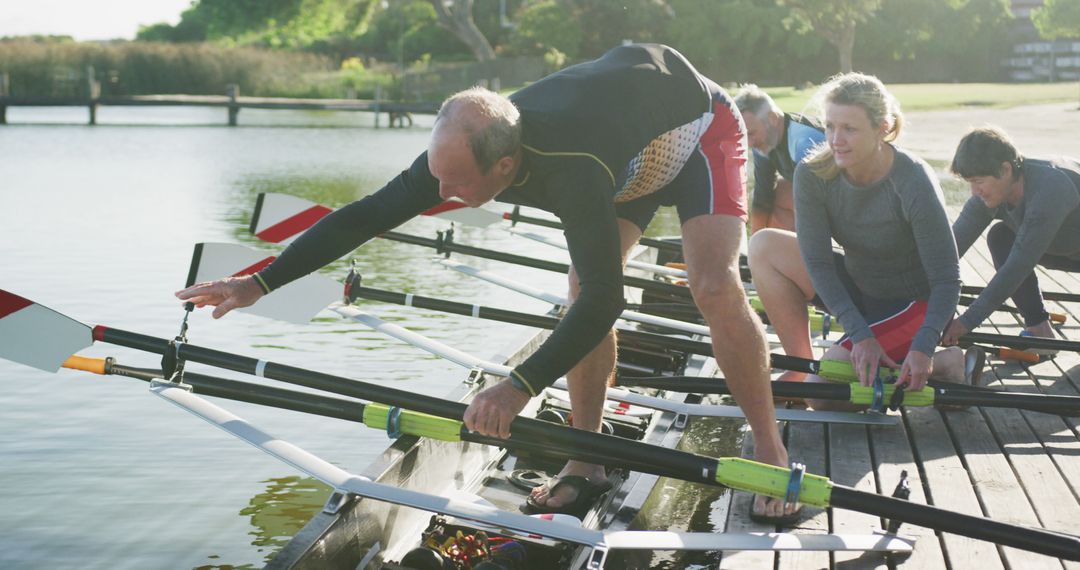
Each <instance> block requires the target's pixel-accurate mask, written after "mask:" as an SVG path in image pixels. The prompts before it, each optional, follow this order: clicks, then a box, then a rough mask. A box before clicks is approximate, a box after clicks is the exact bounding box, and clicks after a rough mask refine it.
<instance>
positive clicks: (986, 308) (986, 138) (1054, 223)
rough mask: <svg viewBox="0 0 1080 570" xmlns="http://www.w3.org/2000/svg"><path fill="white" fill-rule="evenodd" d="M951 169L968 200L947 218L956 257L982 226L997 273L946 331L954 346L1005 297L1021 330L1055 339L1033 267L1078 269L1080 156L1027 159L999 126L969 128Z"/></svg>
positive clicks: (977, 234)
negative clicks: (968, 192) (967, 188)
mask: <svg viewBox="0 0 1080 570" xmlns="http://www.w3.org/2000/svg"><path fill="white" fill-rule="evenodd" d="M951 169H952V171H953V173H954V174H956V175H957V176H959V177H961V178H963V179H964V180H966V181H967V182H968V184H970V185H971V198H969V199H968V201H967V203H966V204H964V209H963V210H962V211H961V212H960V216H959V217H958V218H957V219H956V222H955V223H953V234H954V235H955V236H956V247H957V249H958V250H959V252H960V255H964V252H966V251H967V250H968V248H970V247H971V245H972V244H973V243H975V240H976V239H977V238H978V237H979V235H980V234H982V232H983V230H985V229H986V228H987V226H990V224H991V223H992V222H994V220H999V221H997V222H996V223H994V224H993V226H992V227H991V228H990V231H989V233H987V236H986V243H987V245H988V246H989V249H990V255H991V257H992V258H993V260H994V268H995V269H997V272H996V273H995V274H994V277H993V278H992V279H990V283H988V284H987V286H986V289H984V290H983V292H982V293H980V294H979V297H978V299H976V300H975V302H974V303H972V304H971V305H970V306H969V307H968V308H967V310H966V311H964V314H962V315H960V317H959V318H957V319H955V320H954V321H953V322H952V324H951V325H949V327H948V328H947V329H946V331H945V334H944V336H943V338H942V342H943V344H954V343H956V342H957V339H959V338H960V337H961V336H963V335H965V334H967V333H968V332H970V331H971V330H972V329H974V328H975V327H977V326H978V325H979V323H981V322H983V321H984V320H985V319H986V318H987V317H988V316H990V313H992V312H993V311H995V310H996V309H997V308H998V307H1000V306H1001V304H1002V303H1003V302H1004V301H1005V299H1006V298H1008V297H1011V298H1012V300H1013V303H1015V304H1016V308H1017V309H1019V310H1020V314H1021V316H1023V318H1024V327H1025V330H1024V333H1021V334H1027V335H1032V336H1040V337H1053V336H1054V332H1053V329H1052V328H1051V327H1050V314H1049V313H1048V312H1047V311H1046V307H1044V306H1043V299H1042V293H1041V292H1040V291H1039V281H1038V278H1037V277H1036V276H1035V266H1036V265H1041V266H1043V267H1046V268H1048V269H1060V270H1063V271H1073V272H1078V271H1080V161H1078V160H1076V159H1074V158H1065V157H1053V158H1025V157H1024V156H1023V155H1021V154H1020V152H1019V151H1018V150H1017V149H1016V145H1014V144H1013V142H1012V141H1011V140H1010V139H1009V137H1008V135H1007V134H1005V132H1004V131H1002V130H1000V129H998V128H995V127H983V128H978V129H974V130H972V131H971V132H969V133H968V134H967V135H965V136H964V138H963V139H961V140H960V145H959V146H958V147H957V149H956V156H954V157H953V161H952V166H951Z"/></svg>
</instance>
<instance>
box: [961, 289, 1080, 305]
mask: <svg viewBox="0 0 1080 570" xmlns="http://www.w3.org/2000/svg"><path fill="white" fill-rule="evenodd" d="M984 289H986V287H982V286H978V285H963V286H961V287H960V294H962V295H979V294H980V293H982V292H983V290H984ZM1042 298H1043V299H1045V300H1047V301H1066V302H1077V301H1080V294H1078V293H1061V292H1058V291H1043V292H1042Z"/></svg>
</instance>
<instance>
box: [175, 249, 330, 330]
mask: <svg viewBox="0 0 1080 570" xmlns="http://www.w3.org/2000/svg"><path fill="white" fill-rule="evenodd" d="M273 260H274V256H272V255H267V254H266V252H262V251H257V250H254V249H251V248H249V247H245V246H242V245H236V244H231V243H200V244H196V246H195V253H194V255H192V258H191V271H190V272H189V273H188V283H187V285H188V286H190V285H194V284H195V283H200V282H203V281H213V280H215V279H220V278H222V277H239V276H242V275H250V274H252V273H256V272H258V271H259V270H260V269H262V268H263V267H266V266H267V265H270V262H272V261H273ZM343 296H344V288H343V286H342V285H341V283H338V282H337V281H334V280H333V279H331V278H329V277H326V276H325V275H318V274H314V273H313V274H311V275H308V276H306V277H301V278H300V279H297V280H296V281H293V282H292V283H289V284H288V285H285V286H284V287H281V288H280V289H276V290H274V291H273V292H271V293H270V294H269V295H266V296H265V297H263V298H262V299H260V300H259V302H258V303H255V304H254V305H252V306H250V307H245V308H243V309H238V310H239V311H242V312H245V313H248V314H252V315H258V316H260V317H267V318H270V319H277V320H279V321H286V322H290V323H296V324H307V323H308V322H309V321H311V319H312V318H313V317H315V315H317V314H318V313H319V311H321V310H323V309H325V308H326V306H327V305H329V304H330V303H333V302H334V301H337V300H340V299H341V298H342V297H343Z"/></svg>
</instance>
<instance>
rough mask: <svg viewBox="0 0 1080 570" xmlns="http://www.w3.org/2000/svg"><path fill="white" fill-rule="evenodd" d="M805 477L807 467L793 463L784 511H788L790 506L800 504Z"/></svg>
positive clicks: (785, 496)
mask: <svg viewBox="0 0 1080 570" xmlns="http://www.w3.org/2000/svg"><path fill="white" fill-rule="evenodd" d="M803 475H806V465H803V464H802V463H795V462H792V463H791V477H790V478H788V482H787V494H786V495H784V510H785V511H786V510H787V507H788V505H794V504H796V503H798V502H799V491H801V490H802V480H803Z"/></svg>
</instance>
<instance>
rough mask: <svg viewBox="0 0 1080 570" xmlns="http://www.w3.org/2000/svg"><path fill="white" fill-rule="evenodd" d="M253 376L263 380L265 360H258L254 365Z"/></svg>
mask: <svg viewBox="0 0 1080 570" xmlns="http://www.w3.org/2000/svg"><path fill="white" fill-rule="evenodd" d="M255 376H258V377H259V378H265V377H266V361H265V360H260V361H258V362H256V363H255Z"/></svg>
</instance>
